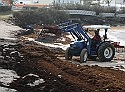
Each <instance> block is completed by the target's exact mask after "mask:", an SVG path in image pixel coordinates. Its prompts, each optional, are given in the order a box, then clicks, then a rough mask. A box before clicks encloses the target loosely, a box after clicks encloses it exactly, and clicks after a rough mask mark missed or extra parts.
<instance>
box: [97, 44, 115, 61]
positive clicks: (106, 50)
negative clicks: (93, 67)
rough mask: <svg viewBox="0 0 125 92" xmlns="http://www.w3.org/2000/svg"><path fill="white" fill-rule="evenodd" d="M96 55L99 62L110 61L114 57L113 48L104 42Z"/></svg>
mask: <svg viewBox="0 0 125 92" xmlns="http://www.w3.org/2000/svg"><path fill="white" fill-rule="evenodd" d="M97 54H98V58H99V61H103V62H106V61H111V60H112V59H113V58H114V55H115V48H114V46H113V45H112V44H110V43H109V42H105V43H103V44H101V45H100V46H99V49H98V53H97Z"/></svg>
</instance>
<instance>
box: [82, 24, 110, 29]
mask: <svg viewBox="0 0 125 92" xmlns="http://www.w3.org/2000/svg"><path fill="white" fill-rule="evenodd" d="M83 28H85V29H87V28H90V29H109V28H111V27H110V26H106V25H88V26H83Z"/></svg>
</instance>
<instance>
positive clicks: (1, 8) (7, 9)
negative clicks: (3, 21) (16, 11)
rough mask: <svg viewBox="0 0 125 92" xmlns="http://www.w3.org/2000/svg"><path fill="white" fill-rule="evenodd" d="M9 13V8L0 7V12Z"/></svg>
mask: <svg viewBox="0 0 125 92" xmlns="http://www.w3.org/2000/svg"><path fill="white" fill-rule="evenodd" d="M5 11H11V6H0V12H5Z"/></svg>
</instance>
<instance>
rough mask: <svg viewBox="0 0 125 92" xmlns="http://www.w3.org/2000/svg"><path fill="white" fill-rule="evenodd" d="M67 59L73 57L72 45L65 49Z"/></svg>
mask: <svg viewBox="0 0 125 92" xmlns="http://www.w3.org/2000/svg"><path fill="white" fill-rule="evenodd" d="M65 59H66V60H71V59H72V55H71V51H70V47H68V48H67V49H66V51H65Z"/></svg>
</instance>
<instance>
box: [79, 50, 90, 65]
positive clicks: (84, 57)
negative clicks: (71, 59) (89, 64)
mask: <svg viewBox="0 0 125 92" xmlns="http://www.w3.org/2000/svg"><path fill="white" fill-rule="evenodd" d="M87 58H88V51H87V49H83V50H82V51H81V54H80V62H81V63H84V62H86V61H87Z"/></svg>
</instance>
